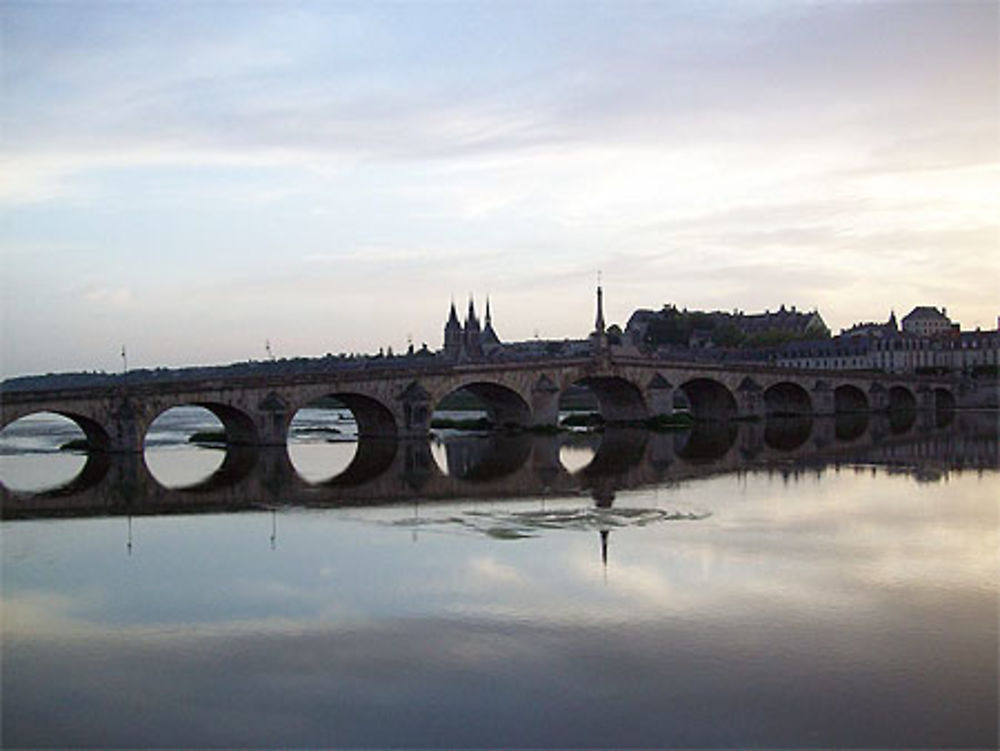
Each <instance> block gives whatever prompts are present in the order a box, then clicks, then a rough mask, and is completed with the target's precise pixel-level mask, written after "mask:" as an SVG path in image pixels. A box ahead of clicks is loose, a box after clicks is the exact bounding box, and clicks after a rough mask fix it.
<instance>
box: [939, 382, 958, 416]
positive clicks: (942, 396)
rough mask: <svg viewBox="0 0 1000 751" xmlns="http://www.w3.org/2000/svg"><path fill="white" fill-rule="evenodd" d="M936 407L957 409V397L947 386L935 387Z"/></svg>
mask: <svg viewBox="0 0 1000 751" xmlns="http://www.w3.org/2000/svg"><path fill="white" fill-rule="evenodd" d="M934 409H937V410H952V409H955V397H954V395H953V394H952V393H951V392H950V391H949V390H948V389H945V388H941V387H940V386H939V387H937V388H935V389H934Z"/></svg>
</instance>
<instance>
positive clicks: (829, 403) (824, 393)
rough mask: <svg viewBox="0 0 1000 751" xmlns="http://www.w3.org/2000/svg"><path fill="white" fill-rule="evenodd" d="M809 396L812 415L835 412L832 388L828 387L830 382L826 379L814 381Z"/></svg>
mask: <svg viewBox="0 0 1000 751" xmlns="http://www.w3.org/2000/svg"><path fill="white" fill-rule="evenodd" d="M810 398H811V399H812V413H813V414H814V415H832V414H835V413H836V411H837V405H836V399H835V398H834V393H833V389H832V388H830V384H829V383H827V382H826V381H823V380H820V381H816V385H815V386H813V389H812V393H811V394H810Z"/></svg>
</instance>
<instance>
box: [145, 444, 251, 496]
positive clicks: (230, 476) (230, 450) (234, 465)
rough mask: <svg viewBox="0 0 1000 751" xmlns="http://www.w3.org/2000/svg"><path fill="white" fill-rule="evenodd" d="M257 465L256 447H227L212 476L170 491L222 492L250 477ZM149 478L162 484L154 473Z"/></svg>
mask: <svg viewBox="0 0 1000 751" xmlns="http://www.w3.org/2000/svg"><path fill="white" fill-rule="evenodd" d="M256 463H257V448H256V447H254V446H227V447H226V455H225V456H224V457H223V458H222V464H220V465H219V466H218V468H216V470H215V471H214V472H212V474H210V475H209V476H208V477H206V478H205V479H203V480H199V481H198V482H195V483H194V484H192V485H182V486H180V487H172V488H170V489H171V490H176V491H178V492H183V493H209V492H212V491H215V490H222V489H223V488H228V487H230V486H232V485H235V484H236V483H237V482H239V481H240V480H242V479H243V478H244V477H246V476H247V475H249V474H250V472H251V471H253V469H254V466H255V465H256ZM149 476H150V477H152V478H153V481H154V482H156V483H157V484H160V481H159V479H158V478H157V477H156V475H154V474H153V473H152V472H150V473H149ZM164 487H166V486H164Z"/></svg>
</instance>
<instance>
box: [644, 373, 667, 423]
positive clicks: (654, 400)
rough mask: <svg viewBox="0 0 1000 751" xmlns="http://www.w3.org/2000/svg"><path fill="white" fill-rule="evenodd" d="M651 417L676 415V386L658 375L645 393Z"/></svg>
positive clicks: (648, 385)
mask: <svg viewBox="0 0 1000 751" xmlns="http://www.w3.org/2000/svg"><path fill="white" fill-rule="evenodd" d="M643 397H645V400H646V407H647V409H648V410H649V416H650V417H660V416H667V415H672V414H673V413H674V386H673V384H672V383H670V381H668V380H667V379H666V378H664V377H663V376H662V375H660V374H659V373H657V374H656V375H655V376H653V378H652V379H651V380H650V382H649V384H647V386H646V390H645V391H644V392H643Z"/></svg>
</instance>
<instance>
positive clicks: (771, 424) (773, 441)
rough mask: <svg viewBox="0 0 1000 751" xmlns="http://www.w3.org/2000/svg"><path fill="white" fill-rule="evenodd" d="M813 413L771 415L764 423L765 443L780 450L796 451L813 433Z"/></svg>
mask: <svg viewBox="0 0 1000 751" xmlns="http://www.w3.org/2000/svg"><path fill="white" fill-rule="evenodd" d="M812 430H813V418H812V416H811V415H796V416H793V417H770V418H768V420H767V422H766V423H764V443H765V444H766V445H768V446H769V447H771V448H773V449H778V450H779V451H794V450H795V449H797V448H799V447H800V446H802V445H803V444H804V443H805V442H806V441H808V440H809V436H810V435H812Z"/></svg>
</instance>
